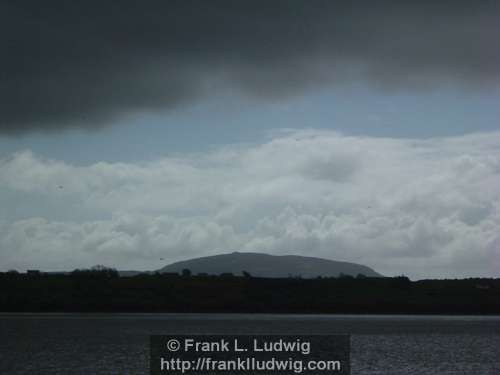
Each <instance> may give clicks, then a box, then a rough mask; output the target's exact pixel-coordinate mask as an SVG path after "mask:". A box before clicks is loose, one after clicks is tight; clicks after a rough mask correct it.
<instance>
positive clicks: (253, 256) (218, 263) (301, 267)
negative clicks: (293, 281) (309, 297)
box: [156, 251, 382, 278]
mask: <svg viewBox="0 0 500 375" xmlns="http://www.w3.org/2000/svg"><path fill="white" fill-rule="evenodd" d="M184 269H189V270H190V271H191V272H192V273H193V274H198V273H203V274H209V275H219V274H222V273H232V274H234V275H242V274H243V272H246V273H248V274H250V275H252V276H255V277H271V278H281V277H304V278H314V277H318V276H322V277H338V276H340V275H341V274H344V275H350V276H357V275H358V274H363V275H365V276H368V277H382V275H381V274H379V273H378V272H376V271H375V270H373V269H372V268H370V267H368V266H365V265H362V264H358V263H351V262H344V261H336V260H330V259H325V258H318V257H311V256H302V255H271V254H266V253H253V252H251V253H247V252H237V251H236V252H232V253H225V254H217V255H210V256H205V257H198V258H192V259H187V260H183V261H178V262H174V263H171V264H168V265H166V266H164V267H162V268H160V269H158V270H157V271H156V272H160V273H170V272H172V273H179V272H182V270H184Z"/></svg>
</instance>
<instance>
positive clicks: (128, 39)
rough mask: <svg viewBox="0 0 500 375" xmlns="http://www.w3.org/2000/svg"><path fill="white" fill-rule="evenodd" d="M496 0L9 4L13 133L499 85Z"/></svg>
mask: <svg viewBox="0 0 500 375" xmlns="http://www.w3.org/2000/svg"><path fill="white" fill-rule="evenodd" d="M498 35H500V4H499V3H498V2H497V1H488V0H485V1H480V2H474V3H472V2H471V1H460V0H458V1H453V2H450V1H420V2H415V1H398V2H394V1H378V2H377V3H376V4H374V3H373V2H365V1H349V2H342V1H331V0H311V1H298V0H297V1H296V0H277V1H272V2H269V1H264V0H257V1H238V2H234V1H229V0H227V1H226V0H221V1H210V2H207V1H202V0H200V1H196V0H192V1H189V0H188V1H186V0H179V1H176V0H172V1H155V0H152V1H148V2H141V4H140V5H139V4H138V3H137V2H136V1H131V0H125V1H121V2H120V4H119V5H117V4H116V3H114V2H111V1H92V0H91V1H85V2H79V3H76V2H71V3H68V2H67V1H62V0H57V1H52V2H51V5H50V6H47V4H45V3H43V2H40V1H22V2H19V1H3V2H2V3H1V4H0V44H1V45H2V46H3V48H2V52H1V55H0V78H1V82H2V84H1V85H0V103H2V110H1V115H0V134H19V133H23V132H27V131H33V130H56V129H60V128H65V127H73V126H82V127H96V126H102V125H104V124H107V123H110V122H112V121H113V119H115V118H116V117H119V116H122V115H125V114H127V113H130V112H138V111H158V110H168V109H170V108H173V107H177V106H179V105H182V104H185V103H189V102H191V101H193V100H195V99H197V98H200V97H203V96H206V95H212V94H213V93H214V92H220V91H221V90H233V91H237V92H243V93H246V94H249V95H252V96H254V97H258V98H260V99H264V100H267V99H269V98H277V97H283V96H287V95H291V94H295V93H297V92H301V91H302V90H305V89H310V88H314V87H318V86H321V85H330V84H339V83H342V82H345V81H349V82H350V81H355V80H362V81H366V82H369V83H371V84H373V85H375V86H380V87H405V88H407V87H428V86H432V85H440V84H443V83H453V84H460V85H464V84H465V85H475V86H479V85H485V84H488V85H490V84H493V85H496V84H498V81H499V77H500V49H499V48H497V42H498V41H497V39H498Z"/></svg>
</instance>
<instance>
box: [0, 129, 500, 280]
mask: <svg viewBox="0 0 500 375" xmlns="http://www.w3.org/2000/svg"><path fill="white" fill-rule="evenodd" d="M2 194H3V195H4V196H5V197H7V194H8V196H9V197H10V198H9V199H7V198H5V199H3V200H2V199H1V198H2V197H1V195H2ZM12 196H14V197H17V198H16V199H12ZM26 197H32V198H33V197H36V198H37V199H38V201H40V204H38V203H36V202H37V201H35V203H33V201H30V202H31V203H30V204H31V206H30V207H31V209H32V212H33V213H32V215H24V216H23V217H14V216H15V215H13V213H14V212H17V211H16V209H15V208H16V206H19V205H22V200H25V199H26ZM0 201H3V202H5V209H4V210H3V211H4V212H3V214H2V213H1V212H0V220H2V221H0V264H2V268H4V269H7V268H19V269H24V268H32V267H39V268H42V269H65V268H69V269H71V268H75V267H83V266H90V265H93V264H96V263H104V264H109V265H113V266H116V267H118V268H121V269H125V268H139V269H145V268H149V269H151V268H156V267H158V268H159V267H160V266H162V265H163V264H164V263H166V262H169V261H175V260H180V259H183V258H188V257H194V256H203V255H206V254H215V253H218V252H226V251H234V250H241V251H261V252H269V253H273V254H285V253H295V254H308V255H316V256H322V257H327V258H331V259H339V260H347V261H354V262H360V263H364V264H366V265H369V266H372V267H374V268H375V269H376V270H377V271H379V272H382V273H384V274H388V275H393V274H401V273H405V274H408V275H410V276H412V277H440V276H447V277H454V276H456V277H462V276H474V275H486V276H499V274H498V271H497V270H498V269H500V264H499V262H500V248H499V244H500V232H499V229H498V228H500V133H488V134H472V135H466V136H462V137H453V138H435V139H429V140H412V139H389V138H367V137H347V136H342V135H340V134H337V133H334V132H329V131H316V130H308V131H289V132H286V133H279V134H278V135H276V136H275V138H273V139H271V140H269V141H268V142H266V143H263V144H259V145H251V146H249V145H246V146H238V147H236V146H234V147H225V148H221V149H218V150H216V151H213V152H207V153H203V154H196V155H193V154H191V155H185V156H184V157H177V158H162V159H159V160H156V161H154V162H149V163H137V164H132V163H130V164H125V163H105V162H100V163H96V164H92V165H89V166H74V165H70V164H67V163H65V162H63V161H54V160H46V159H42V158H40V157H37V156H36V155H33V154H32V153H31V152H29V151H25V152H19V153H16V154H14V155H12V156H11V157H10V158H7V159H4V160H2V161H0ZM43 202H45V204H42V203H43ZM47 202H50V205H49V206H48V207H47V204H46V203H47ZM26 210H28V211H29V209H26V207H25V209H24V211H26ZM24 211H23V212H24ZM89 215H90V216H91V217H89ZM62 217H64V219H62ZM68 217H69V218H70V219H71V220H68ZM160 258H164V259H165V260H164V261H162V262H159V259H160Z"/></svg>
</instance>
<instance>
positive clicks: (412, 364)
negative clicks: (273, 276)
mask: <svg viewBox="0 0 500 375" xmlns="http://www.w3.org/2000/svg"><path fill="white" fill-rule="evenodd" d="M335 333H350V334H352V337H351V346H352V354H351V357H352V374H353V375H358V374H359V375H368V374H370V375H375V374H381V375H402V374H418V375H421V374H432V375H436V374H437V375H452V374H453V375H454V374H471V375H483V374H484V375H494V374H500V317H464V316H454V317H449V316H427V317H421V316H420V317H419V316H350V315H336V316H331V315H250V314H242V315H231V314H215V315H204V314H188V315H185V314H184V315H183V314H108V315H104V314H0V374H9V375H10V374H41V375H44V374H61V375H63V374H64V375H67V374H85V375H88V374H121V375H124V374H133V375H138V374H148V373H149V370H148V358H149V335H151V334H235V335H236V334H335Z"/></svg>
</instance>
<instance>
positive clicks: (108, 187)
mask: <svg viewBox="0 0 500 375" xmlns="http://www.w3.org/2000/svg"><path fill="white" fill-rule="evenodd" d="M499 36H500V4H499V3H498V2H496V1H483V2H477V3H474V4H473V3H471V2H468V1H467V2H466V1H454V2H450V1H432V2H430V1H429V2H427V1H422V2H418V3H417V2H410V1H401V2H397V3H395V2H390V1H380V2H377V5H376V6H375V5H374V4H373V3H371V4H370V3H369V2H363V1H353V2H340V1H338V2H337V1H322V0H312V1H307V2H306V1H295V0H287V1H284V0H283V1H281V0H277V1H274V2H272V3H270V2H268V1H266V2H264V1H259V0H257V1H252V2H231V1H225V0H222V1H214V2H206V1H194V0H193V1H167V2H166V1H146V2H141V4H140V5H139V3H137V2H133V1H128V0H126V1H123V2H121V3H120V6H117V5H116V4H114V3H112V2H106V1H105V2H102V1H101V2H97V1H87V2H78V3H67V2H63V1H55V2H54V4H53V6H51V7H46V6H44V4H42V3H41V2H35V1H25V2H14V1H12V2H11V1H3V2H2V3H1V4H0V42H1V45H3V46H5V48H3V49H2V51H0V82H1V84H0V271H2V270H3V271H6V270H9V269H18V270H25V269H41V270H71V269H74V268H83V267H91V266H93V265H95V264H104V265H107V266H112V267H116V268H118V269H138V270H151V269H157V268H160V267H162V266H163V265H165V264H166V263H169V262H174V261H178V260H183V259H188V258H192V257H198V256H205V255H213V254H218V253H224V252H232V251H255V252H265V253H270V254H276V255H280V254H298V255H307V256H317V257H324V258H328V259H334V260H342V261H350V262H357V263H362V264H365V265H368V266H370V267H372V268H374V269H375V270H376V271H378V272H380V273H382V274H384V275H388V276H393V275H401V274H405V275H408V276H409V277H411V278H412V279H422V278H444V277H446V278H456V277H457V278H458V277H476V276H484V277H500V274H499V272H500V271H499V270H500V229H499V228H500V123H499V119H500V116H499V115H500V105H498V104H499V102H500V49H499V48H498V46H497V44H498V43H497V40H498V37H499ZM160 259H163V260H160Z"/></svg>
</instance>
